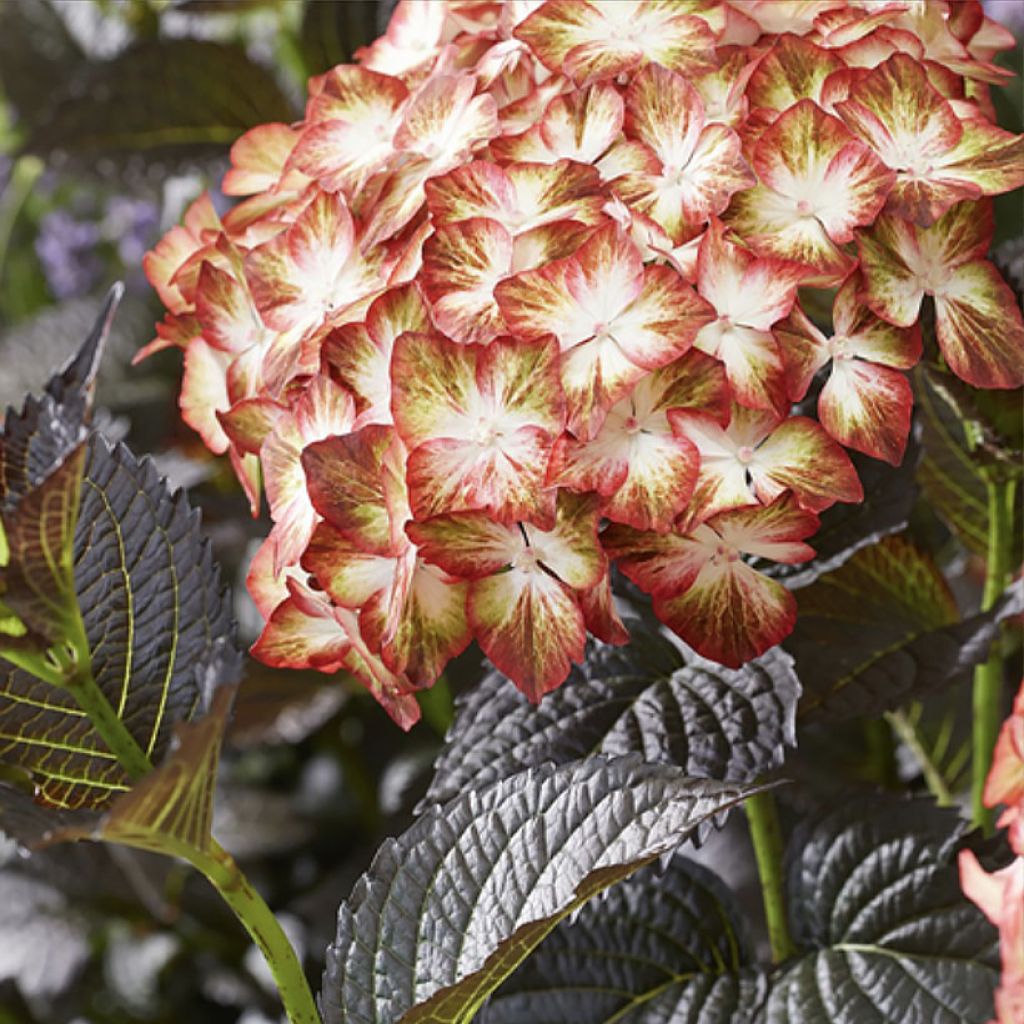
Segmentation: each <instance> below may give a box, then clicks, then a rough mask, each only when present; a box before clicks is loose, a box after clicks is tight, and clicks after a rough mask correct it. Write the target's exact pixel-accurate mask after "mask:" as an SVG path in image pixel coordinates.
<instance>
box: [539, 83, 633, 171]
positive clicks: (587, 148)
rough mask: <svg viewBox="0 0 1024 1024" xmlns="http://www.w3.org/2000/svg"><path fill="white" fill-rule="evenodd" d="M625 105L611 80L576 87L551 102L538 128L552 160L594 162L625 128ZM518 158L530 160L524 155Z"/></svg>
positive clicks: (540, 139) (541, 140) (590, 163)
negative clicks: (582, 87) (580, 88)
mask: <svg viewBox="0 0 1024 1024" xmlns="http://www.w3.org/2000/svg"><path fill="white" fill-rule="evenodd" d="M624 115H625V106H624V104H623V100H622V96H621V95H620V93H619V92H618V90H617V89H616V88H615V86H614V85H612V84H611V83H610V82H599V83H597V84H595V85H591V86H589V87H588V88H586V89H582V90H573V91H572V92H570V93H568V94H567V95H565V96H558V97H556V98H555V99H553V100H552V101H551V103H550V104H549V105H548V107H547V109H546V110H545V111H544V116H543V118H542V119H541V122H540V126H539V129H538V136H539V141H540V142H542V143H543V145H544V146H546V147H547V150H548V152H549V153H550V159H551V160H552V161H554V160H560V159H565V158H567V159H570V160H575V161H578V162H579V163H581V164H588V165H592V164H594V163H596V162H597V160H598V158H599V157H600V156H601V155H602V154H603V153H604V152H605V151H606V150H607V149H608V147H609V146H611V144H612V143H613V142H615V140H616V139H618V138H619V133H620V132H621V131H622V123H623V118H624ZM519 159H522V160H526V159H530V158H529V157H528V156H526V155H525V154H524V155H523V156H521V157H519Z"/></svg>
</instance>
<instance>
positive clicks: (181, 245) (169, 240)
mask: <svg viewBox="0 0 1024 1024" xmlns="http://www.w3.org/2000/svg"><path fill="white" fill-rule="evenodd" d="M200 248H202V243H201V242H200V241H199V240H198V239H197V238H196V237H195V236H194V235H192V233H191V232H190V231H187V230H186V229H185V228H183V227H180V226H178V225H175V226H174V227H172V228H171V229H170V231H168V232H167V233H166V234H165V235H164V236H163V237H162V238H161V239H160V241H159V242H157V243H156V245H155V246H153V248H152V249H151V250H150V251H149V252H147V253H146V255H145V256H143V257H142V269H143V270H144V271H145V273H146V279H147V280H148V281H149V283H150V284H151V285H152V286H153V287H154V288H155V289H156V292H157V294H158V295H159V296H160V301H161V302H162V303H163V304H164V305H165V306H166V307H167V308H168V309H169V310H170V311H171V312H172V313H184V312H187V311H188V310H189V307H190V305H191V304H190V303H189V302H187V301H186V300H185V297H184V296H183V295H182V293H181V289H180V288H179V287H178V286H177V285H176V284H175V283H174V281H173V278H174V275H175V274H176V273H177V272H178V269H179V268H180V267H181V265H182V264H183V263H184V262H185V261H186V260H187V259H188V258H189V257H190V256H191V255H192V254H193V253H194V252H196V251H197V250H198V249H200Z"/></svg>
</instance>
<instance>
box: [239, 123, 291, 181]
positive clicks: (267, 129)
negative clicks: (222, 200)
mask: <svg viewBox="0 0 1024 1024" xmlns="http://www.w3.org/2000/svg"><path fill="white" fill-rule="evenodd" d="M300 134H301V133H300V132H298V131H297V130H296V129H294V128H292V127H291V126H290V125H287V124H279V123H273V124H261V125H257V126H256V127H255V128H250V129H249V131H247V132H246V133H245V134H244V135H242V136H241V137H240V138H238V139H237V140H236V141H235V142H234V143H233V144H232V146H231V169H230V170H229V171H228V172H227V174H225V175H224V180H223V182H221V191H222V192H223V193H224V195H226V196H251V195H255V194H256V193H257V192H266V191H267V190H268V189H270V188H273V187H274V186H275V185H276V184H277V183H278V181H279V180H280V179H281V177H282V176H283V174H284V169H285V165H286V164H287V163H288V157H289V156H291V152H292V150H293V149H294V148H295V144H296V143H297V142H298V141H299V136H300Z"/></svg>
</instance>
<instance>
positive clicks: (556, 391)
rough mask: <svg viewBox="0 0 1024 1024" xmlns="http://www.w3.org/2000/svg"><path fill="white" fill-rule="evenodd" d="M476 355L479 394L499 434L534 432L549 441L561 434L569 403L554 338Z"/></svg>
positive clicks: (510, 341) (513, 342) (508, 341)
mask: <svg viewBox="0 0 1024 1024" xmlns="http://www.w3.org/2000/svg"><path fill="white" fill-rule="evenodd" d="M475 351H476V352H477V353H478V356H477V362H476V383H477V388H478V390H479V394H480V396H481V398H482V399H483V401H484V402H485V404H486V407H487V409H488V410H489V411H490V413H491V415H492V416H493V423H494V426H495V428H496V429H498V430H499V431H510V430H516V429H518V428H520V427H525V426H532V427H539V428H541V429H542V430H544V431H546V432H547V433H549V434H551V435H555V434H558V433H560V432H561V430H562V428H563V426H564V424H565V415H564V414H565V400H564V397H563V395H562V388H561V383H560V372H559V354H558V346H557V345H556V344H555V340H554V339H553V338H551V337H548V338H542V339H540V340H538V341H522V340H519V339H516V338H499V339H498V340H496V341H494V342H492V343H491V344H490V345H488V346H487V347H486V348H483V349H480V348H477V349H476V350H475Z"/></svg>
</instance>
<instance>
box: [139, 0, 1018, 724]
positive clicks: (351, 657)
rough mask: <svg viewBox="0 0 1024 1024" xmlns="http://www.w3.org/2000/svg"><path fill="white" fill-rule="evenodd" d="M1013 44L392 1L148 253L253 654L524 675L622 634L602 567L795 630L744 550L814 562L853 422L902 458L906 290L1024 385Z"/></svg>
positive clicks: (960, 27) (272, 660)
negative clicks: (998, 254) (230, 503)
mask: <svg viewBox="0 0 1024 1024" xmlns="http://www.w3.org/2000/svg"><path fill="white" fill-rule="evenodd" d="M1012 42H1013V40H1012V37H1011V36H1010V35H1009V33H1008V32H1006V31H1005V30H1004V29H1002V28H1001V27H999V26H998V25H997V24H996V23H995V22H993V21H992V20H991V19H989V18H987V17H985V16H984V13H983V11H982V8H981V6H980V4H977V3H946V2H943V0H938V2H928V3H918V2H895V0H894V2H869V0H865V2H847V0H818V2H813V3H807V2H798V0H792V2H790V0H745V2H743V3H738V2H725V0H690V2H684V3H662V2H653V0H651V2H626V0H613V2H593V3H586V2H583V0H548V2H539V0H510V2H507V3H503V4H497V3H486V2H476V0H453V2H448V3H440V2H429V3H415V2H403V3H401V4H399V6H398V8H397V9H396V11H395V14H394V16H393V18H392V21H391V23H390V26H389V27H388V30H387V33H386V35H384V36H383V37H382V38H380V39H379V40H378V41H377V42H375V43H374V44H373V45H371V46H369V47H367V48H366V49H364V50H363V51H360V53H359V54H357V59H358V61H359V63H358V64H356V65H350V66H339V67H335V68H333V69H332V70H330V71H328V72H327V73H326V74H323V75H321V76H319V77H316V78H314V79H312V80H311V81H310V83H309V96H308V101H307V104H306V110H305V117H304V119H303V120H302V121H300V122H298V123H296V124H290V125H289V124H266V125H262V126H260V127H258V128H255V129H253V130H251V131H249V132H248V133H247V134H246V135H244V136H243V137H242V138H241V139H240V140H239V141H238V142H237V143H236V144H235V146H234V147H233V149H232V167H231V170H230V171H229V172H228V173H227V175H226V176H225V178H224V181H223V185H222V188H223V191H224V192H225V193H226V194H228V195H230V196H237V197H243V198H242V201H241V202H239V203H238V204H237V205H236V206H234V207H233V208H232V209H231V210H230V211H229V212H228V213H227V214H226V215H225V216H224V217H223V218H221V217H218V215H217V214H216V213H215V211H214V207H213V204H212V202H211V200H210V198H209V197H208V196H204V197H202V198H200V199H199V200H198V201H197V202H196V203H195V204H193V206H192V207H191V208H190V209H189V211H188V213H187V215H186V216H185V219H184V222H183V224H181V225H180V226H177V227H174V228H172V229H171V230H170V231H169V232H168V233H167V235H166V236H165V237H164V238H163V239H162V240H161V241H160V243H159V244H158V245H157V246H156V248H155V249H154V250H153V251H152V252H151V253H149V254H148V256H147V258H146V269H147V273H148V275H149V278H150V280H151V282H152V283H153V284H154V286H155V287H156V288H157V290H158V291H159V294H160V296H161V298H162V300H163V302H164V304H165V305H166V307H167V311H168V312H167V315H166V317H165V318H164V320H163V322H162V323H160V324H159V325H158V327H157V337H156V339H155V340H154V341H153V342H152V343H151V344H150V345H149V346H147V348H146V350H145V352H152V351H154V350H156V349H159V348H165V347H168V346H177V347H179V348H181V349H182V350H183V352H184V378H183V383H182V389H181V409H182V414H183V416H184V418H185V420H186V421H187V422H188V423H189V424H190V425H191V426H192V427H194V428H195V429H196V430H197V431H198V432H199V433H200V434H201V436H202V438H203V440H204V441H205V443H206V444H207V446H208V447H209V448H210V449H211V450H212V451H213V452H216V453H225V452H226V453H228V455H229V456H230V459H231V462H232V464H233V466H234V468H235V471H236V472H237V474H238V477H239V480H240V481H241V483H242V486H243V487H244V488H245V490H246V492H247V494H248V496H249V500H250V502H251V504H252V508H253V512H254V513H256V512H257V511H258V509H259V507H260V502H261V490H262V491H265V494H266V501H267V503H268V505H269V510H270V515H271V517H272V519H273V522H274V526H273V529H272V531H271V533H270V535H269V536H268V537H267V539H266V541H265V543H264V544H263V546H262V548H261V549H260V551H259V553H258V554H257V556H256V557H255V559H254V560H253V563H252V566H251V570H250V573H249V588H250V591H251V593H252V595H253V597H254V599H255V601H256V603H257V605H258V607H259V609H260V611H261V612H262V613H263V615H264V617H265V619H266V626H265V629H264V631H263V633H262V635H261V637H260V638H259V640H258V642H257V643H256V645H255V648H254V653H255V654H256V656H257V657H259V658H261V659H262V660H264V661H266V662H267V663H269V664H272V665H279V666H294V667H312V668H316V669H320V670H322V671H325V672H331V671H335V670H338V669H345V670H347V671H348V672H350V673H351V674H352V675H354V676H356V677H357V678H358V679H360V680H361V681H362V682H363V683H364V684H365V685H366V686H367V687H368V688H369V690H370V691H371V692H372V693H373V694H374V696H375V697H376V698H377V699H378V700H379V701H380V702H381V704H382V705H383V706H384V707H385V708H386V709H387V710H388V711H389V713H390V714H391V715H392V717H393V718H394V719H395V720H396V721H397V722H399V723H400V724H401V725H403V726H405V727H408V726H409V725H411V724H412V722H414V721H415V720H416V718H417V716H418V706H417V704H416V701H415V699H414V698H413V696H412V694H413V692H414V691H415V690H417V689H419V688H422V687H427V686H430V685H431V684H432V683H433V682H434V681H435V680H436V679H437V678H438V676H439V674H440V673H441V672H442V671H443V669H444V667H445V664H446V663H447V662H448V661H449V659H451V658H452V657H454V656H455V655H457V654H459V653H460V652H461V651H462V650H464V649H465V648H466V646H467V645H468V644H469V643H470V642H471V641H472V640H476V641H477V642H478V643H479V645H480V647H481V648H482V649H483V651H484V652H485V653H486V655H487V656H488V657H489V658H490V660H491V661H492V662H493V663H494V664H495V665H496V666H497V667H498V668H500V669H501V670H502V671H503V672H504V673H505V674H506V675H508V676H509V677H510V678H511V679H512V680H513V681H514V682H515V683H516V685H517V686H518V687H519V688H520V689H522V690H523V692H524V693H526V694H527V695H528V696H529V697H530V698H531V699H532V700H535V701H536V700H539V699H540V698H541V696H542V695H543V694H544V693H545V692H547V691H550V690H551V689H553V688H555V687H557V686H558V685H559V684H560V683H561V682H562V681H563V680H564V679H565V678H566V675H567V674H568V672H569V669H570V667H571V665H572V663H573V662H578V661H580V660H581V659H582V656H583V651H584V643H585V640H586V637H587V635H588V634H592V635H594V636H596V637H599V638H600V639H602V640H604V641H606V642H610V643H625V642H626V641H627V640H628V632H627V630H626V629H625V628H624V626H623V623H622V622H621V620H620V619H619V618H618V616H617V614H616V611H615V607H614V604H613V601H612V596H611V589H610V577H609V572H610V569H611V567H612V566H613V565H617V566H618V568H619V569H620V570H621V571H622V572H623V573H624V574H625V575H626V576H627V577H628V578H629V579H631V580H632V581H633V582H634V583H635V584H637V585H638V586H639V587H640V588H641V589H643V590H644V591H646V592H648V593H649V594H651V595H652V597H653V603H654V610H655V612H656V613H657V615H658V616H659V618H660V619H661V620H662V621H663V622H664V623H665V624H667V625H668V626H669V627H670V628H671V629H672V630H673V631H674V632H675V633H677V634H678V635H679V636H680V637H681V638H682V639H683V640H685V641H686V642H687V643H688V644H689V645H691V646H692V647H693V648H694V649H696V650H697V651H698V652H699V653H700V654H701V655H703V656H705V657H707V658H710V659H713V660H715V661H718V662H720V663H722V664H724V665H727V666H730V667H737V666H740V665H742V664H743V663H745V662H746V661H748V660H749V659H751V658H753V657H755V656H757V655H759V654H761V653H762V652H764V651H765V650H767V649H768V648H770V647H772V646H773V645H775V644H777V643H779V642H780V641H781V640H782V639H783V638H785V637H786V636H787V634H788V633H789V632H790V631H791V630H792V628H793V625H794V622H795V618H796V603H795V600H794V598H793V596H792V594H791V593H790V592H789V591H788V590H787V589H786V588H785V587H784V586H782V584H781V583H779V582H778V581H776V580H774V579H771V578H770V577H769V576H767V575H765V574H764V573H762V572H759V571H757V570H756V569H755V568H753V566H752V565H751V564H749V558H750V556H754V557H756V558H757V559H758V560H759V563H758V564H760V565H763V564H764V561H765V560H769V561H774V562H779V563H800V562H804V561H807V560H809V559H811V558H813V556H814V549H813V544H814V534H815V531H816V530H817V528H818V516H819V514H820V513H822V512H823V511H825V510H826V509H828V508H829V507H830V506H832V505H833V504H834V503H836V502H858V501H860V500H861V499H862V498H863V491H862V487H861V483H860V481H859V479H858V475H857V473H856V471H855V469H854V466H853V464H852V462H851V460H850V458H849V456H848V454H847V449H852V450H854V451H857V452H861V453H864V454H866V455H868V456H871V457H873V458H875V459H880V460H884V461H886V462H888V463H892V464H894V465H895V464H899V463H900V461H901V459H902V456H903V452H904V448H905V446H906V442H907V437H908V432H909V429H910V420H911V407H912V393H911V389H910V385H909V383H908V381H907V377H906V371H907V370H909V369H910V368H911V367H913V366H914V365H915V363H917V362H918V360H920V359H921V357H922V347H923V345H922V332H921V324H920V321H921V317H922V310H923V309H924V308H925V306H924V303H925V302H926V300H927V302H928V312H929V316H930V311H931V309H933V310H934V335H935V338H936V340H937V343H938V347H939V349H940V351H941V358H942V360H944V362H945V364H946V365H947V367H948V368H949V369H950V370H951V371H952V372H953V373H954V374H956V375H957V376H958V377H960V378H961V379H962V380H964V381H966V382H967V383H968V384H970V385H972V386H974V387H979V388H1004V389H1005V388H1014V387H1019V386H1020V385H1021V384H1022V383H1024V323H1022V319H1021V311H1020V309H1019V308H1018V307H1017V304H1016V301H1015V299H1014V296H1013V294H1012V292H1011V290H1010V288H1009V287H1008V286H1007V284H1006V283H1005V282H1004V281H1003V280H1002V279H1001V277H1000V275H999V273H998V272H997V270H996V268H995V267H994V266H993V264H992V263H991V262H989V261H988V260H987V259H986V251H987V249H988V246H989V243H990V240H991V237H992V233H993V218H992V204H991V199H990V197H991V196H994V195H997V194H999V193H1003V192H1007V191H1010V190H1013V189H1015V188H1018V187H1020V186H1021V185H1022V184H1024V138H1022V137H1020V136H1016V135H1013V134H1011V133H1009V132H1007V131H1004V130H1002V129H1001V128H999V127H997V126H996V124H995V123H994V121H995V116H994V110H993V106H992V102H991V99H990V94H989V91H990V86H992V85H999V84H1001V83H1003V82H1004V81H1005V80H1006V78H1007V77H1008V72H1006V71H1005V70H1004V69H1003V68H1001V67H999V66H998V65H997V64H995V63H994V62H993V59H994V57H995V56H996V55H997V54H998V53H999V52H1000V51H1001V50H1003V49H1006V48H1008V47H1010V46H1011V45H1012ZM829 310H831V313H830V314H829V313H828V311H829ZM816 378H817V379H819V380H820V381H823V383H822V385H821V387H820V391H818V394H817V402H816V406H815V405H813V403H811V402H810V401H808V400H807V396H808V393H809V391H810V389H811V385H812V382H814V381H815V379H816ZM797 403H802V404H801V405H800V406H799V410H798V408H797Z"/></svg>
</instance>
